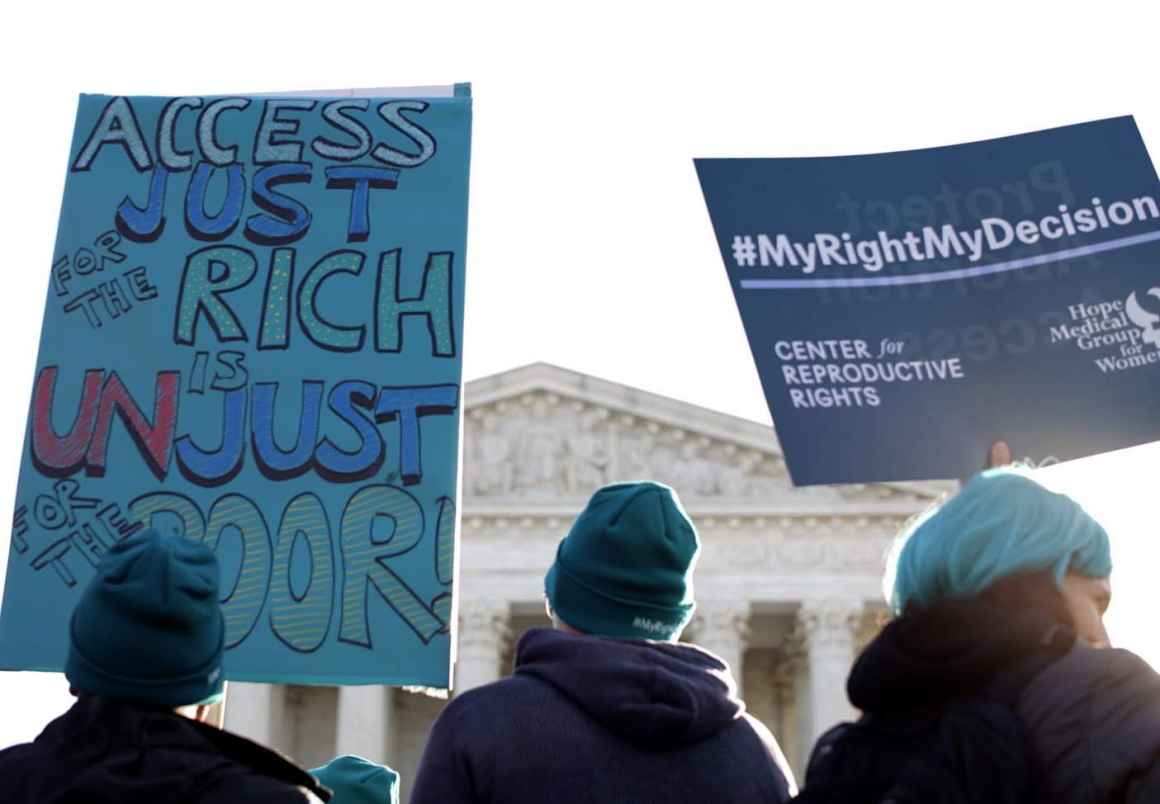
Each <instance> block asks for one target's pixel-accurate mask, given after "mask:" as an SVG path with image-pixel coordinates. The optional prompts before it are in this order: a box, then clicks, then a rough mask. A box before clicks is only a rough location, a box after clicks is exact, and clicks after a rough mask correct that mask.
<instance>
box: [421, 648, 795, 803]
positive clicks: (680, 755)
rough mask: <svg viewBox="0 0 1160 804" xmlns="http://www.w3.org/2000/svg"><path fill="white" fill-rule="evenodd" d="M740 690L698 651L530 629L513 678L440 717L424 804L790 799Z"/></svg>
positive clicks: (464, 698)
mask: <svg viewBox="0 0 1160 804" xmlns="http://www.w3.org/2000/svg"><path fill="white" fill-rule="evenodd" d="M735 689H736V685H735V684H734V682H733V679H732V676H731V675H730V674H729V670H728V668H727V667H726V666H725V665H724V664H723V663H722V662H721V660H720V659H717V658H716V657H715V656H713V655H712V654H709V653H707V652H705V651H702V650H700V649H699V648H695V647H693V646H690V645H674V644H668V643H656V642H645V641H638V640H626V639H605V638H602V637H595V636H579V635H574V634H568V633H565V632H562V631H551V630H546V629H544V630H540V629H538V630H534V631H529V632H528V633H527V634H525V635H524V638H523V639H521V640H520V643H519V645H518V646H517V648H516V668H515V675H514V676H512V677H511V678H507V679H504V680H502V681H497V682H495V683H494V684H488V685H486V686H483V687H480V688H478V689H474V690H469V691H467V692H465V693H464V694H462V695H460V696H458V697H456V698H455V700H453V701H452V702H451V703H450V704H449V705H448V706H447V708H446V709H445V710H444V711H443V714H442V715H440V717H439V719H438V720H437V721H436V723H435V725H434V727H433V728H432V731H431V737H430V740H429V741H428V743H427V748H426V751H425V752H424V754H423V760H422V762H421V763H420V765H419V773H418V776H417V778H416V780H415V787H414V792H413V793H412V794H411V804H454V802H480V804H482V802H493V803H494V804H499V802H503V804H520V803H521V802H528V803H529V804H572V802H576V804H580V802H584V804H596V803H601V804H603V803H604V802H619V803H621V804H646V802H665V804H676V802H685V801H689V802H699V804H732V802H748V803H749V804H759V803H760V802H783V801H788V800H789V797H790V789H791V786H792V781H791V777H790V774H789V770H788V768H786V766H785V762H784V760H783V759H781V752H780V750H779V749H778V748H777V743H776V742H775V741H774V740H773V737H772V735H770V733H769V731H768V730H767V729H765V727H764V726H762V725H761V724H760V723H758V722H757V721H756V720H754V719H753V718H751V717H749V716H748V715H746V714H745V708H744V704H742V703H741V701H739V700H738V699H737V698H736V696H735V694H734V692H735ZM775 758H776V759H775ZM779 760H780V766H779V762H778V761H779Z"/></svg>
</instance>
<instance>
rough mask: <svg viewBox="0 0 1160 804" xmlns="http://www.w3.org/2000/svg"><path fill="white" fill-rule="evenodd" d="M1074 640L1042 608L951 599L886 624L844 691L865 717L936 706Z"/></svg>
mask: <svg viewBox="0 0 1160 804" xmlns="http://www.w3.org/2000/svg"><path fill="white" fill-rule="evenodd" d="M1074 641H1075V632H1074V631H1073V630H1072V629H1071V628H1070V627H1068V626H1066V625H1063V624H1061V623H1060V622H1059V621H1058V620H1057V619H1055V618H1054V617H1052V615H1050V614H1048V613H1047V612H1046V611H1042V610H1040V609H1036V608H1025V609H1014V610H1013V609H1008V608H1003V607H999V606H994V605H991V604H989V603H987V602H984V601H982V600H978V599H972V600H948V601H944V602H941V603H939V604H936V605H935V606H932V607H930V608H927V609H922V610H918V611H914V612H908V613H907V614H904V615H903V616H901V617H898V618H897V619H895V620H893V621H892V622H891V623H890V624H889V625H887V626H886V627H885V628H884V629H883V630H882V632H881V633H880V634H879V635H878V636H877V637H876V638H875V639H874V641H872V642H871V643H870V644H869V645H868V646H867V647H866V649H865V650H864V651H863V652H862V655H861V656H859V657H858V660H857V661H856V662H855V663H854V669H853V670H852V671H851V673H850V677H849V680H848V681H847V684H846V691H847V693H848V695H849V697H850V702H851V703H852V704H854V706H856V707H857V708H859V709H861V710H862V711H864V712H882V711H899V710H907V709H921V708H926V707H937V706H941V705H942V704H944V703H946V702H947V701H949V700H951V699H952V698H956V697H960V696H967V695H972V694H975V693H977V692H979V691H980V690H982V689H983V688H984V687H985V686H986V685H987V684H988V683H990V681H991V680H992V679H993V678H994V677H995V674H996V673H997V672H999V671H1000V670H1002V669H1004V668H1007V667H1011V666H1013V665H1015V664H1016V663H1018V662H1021V661H1022V660H1024V659H1027V658H1029V657H1031V656H1032V654H1034V653H1035V652H1037V651H1042V650H1047V651H1049V652H1051V653H1053V654H1055V655H1062V654H1063V653H1065V652H1066V651H1067V650H1068V649H1069V648H1070V647H1071V645H1072V643H1073V642H1074Z"/></svg>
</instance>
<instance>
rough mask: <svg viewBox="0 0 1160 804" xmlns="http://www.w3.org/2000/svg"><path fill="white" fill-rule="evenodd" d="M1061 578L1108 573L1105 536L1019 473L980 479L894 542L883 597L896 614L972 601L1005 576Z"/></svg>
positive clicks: (1071, 504) (991, 473) (1003, 471)
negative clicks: (914, 607) (964, 599)
mask: <svg viewBox="0 0 1160 804" xmlns="http://www.w3.org/2000/svg"><path fill="white" fill-rule="evenodd" d="M1045 570H1046V571H1050V572H1051V574H1052V576H1053V577H1054V578H1055V582H1056V583H1057V584H1059V583H1062V582H1063V578H1064V576H1065V575H1067V573H1068V572H1069V571H1074V572H1078V573H1080V574H1081V575H1088V576H1091V577H1093V578H1106V577H1108V576H1109V575H1111V573H1112V555H1111V545H1110V544H1109V542H1108V534H1107V533H1106V532H1105V531H1104V529H1103V527H1101V526H1100V524H1099V523H1098V522H1096V521H1095V520H1094V519H1092V518H1091V516H1089V515H1088V513H1087V512H1086V511H1084V510H1083V508H1081V507H1080V506H1079V504H1078V503H1076V502H1075V501H1074V500H1072V499H1071V498H1070V497H1067V496H1065V495H1063V494H1055V493H1053V492H1050V491H1048V490H1047V489H1045V488H1044V487H1043V486H1041V485H1039V484H1038V483H1036V482H1035V481H1034V480H1032V479H1031V477H1030V476H1029V475H1028V473H1027V471H1026V470H1024V469H1021V468H1018V467H1004V468H1000V469H991V470H988V471H986V472H981V473H979V474H977V475H975V476H974V477H972V478H971V479H970V480H969V481H968V482H967V484H966V485H965V486H963V488H962V490H961V491H960V492H959V493H958V494H956V495H955V496H953V497H951V498H950V499H948V500H947V501H946V502H945V503H943V504H942V505H940V506H938V507H935V508H933V509H931V510H930V511H928V512H926V513H925V514H922V515H921V516H919V517H917V518H916V519H915V521H914V522H912V523H911V524H910V525H909V526H908V527H907V528H906V529H905V530H904V531H903V534H902V535H901V537H900V539H899V542H898V543H897V544H896V545H895V549H894V554H893V555H892V557H891V561H890V563H889V566H888V569H887V573H886V580H885V591H886V594H887V596H888V598H889V600H890V604H891V606H892V607H893V609H894V611H895V613H896V614H901V613H902V612H903V611H904V610H905V609H906V607H907V606H908V605H910V604H912V603H913V604H915V605H918V606H929V605H930V604H932V603H934V602H936V601H938V600H941V599H943V598H947V597H973V596H975V595H977V594H979V593H980V592H982V591H983V590H985V589H986V588H987V587H989V586H990V585H991V584H993V583H994V582H995V581H998V580H1000V579H1001V578H1006V577H1008V576H1011V575H1018V574H1021V573H1028V572H1042V571H1045Z"/></svg>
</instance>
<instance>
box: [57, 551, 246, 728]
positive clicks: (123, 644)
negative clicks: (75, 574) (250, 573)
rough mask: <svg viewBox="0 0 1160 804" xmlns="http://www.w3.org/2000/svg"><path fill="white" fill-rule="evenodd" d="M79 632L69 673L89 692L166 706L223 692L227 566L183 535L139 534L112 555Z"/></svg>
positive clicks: (91, 592)
mask: <svg viewBox="0 0 1160 804" xmlns="http://www.w3.org/2000/svg"><path fill="white" fill-rule="evenodd" d="M69 631H70V633H69V636H70V640H69V653H68V660H67V661H66V662H65V667H64V673H65V676H66V677H67V678H68V680H69V683H70V684H71V685H72V686H73V688H74V689H75V690H77V691H78V692H80V693H84V694H88V695H97V696H101V697H104V698H111V699H114V700H120V701H126V702H130V703H137V704H143V705H150V706H163V707H177V706H186V705H188V704H194V703H201V702H203V701H205V700H207V699H210V698H212V697H214V696H215V695H219V694H220V693H221V691H222V684H223V679H222V652H223V649H224V643H225V623H224V621H223V619H222V613H221V606H220V604H219V603H218V565H217V559H216V558H215V557H214V554H213V553H212V552H210V550H209V549H208V548H206V547H205V545H203V544H200V543H199V542H194V541H192V540H190V539H186V538H183V537H179V536H162V535H161V534H160V533H158V532H157V531H155V530H144V531H141V532H140V533H137V534H135V535H133V536H130V537H129V538H127V539H125V540H124V541H121V542H118V543H117V544H115V545H113V547H111V548H110V549H109V551H108V553H106V554H105V557H104V559H102V561H101V563H100V566H99V567H97V575H96V577H95V578H93V580H92V582H91V583H90V584H89V585H88V587H87V588H86V589H85V591H84V593H83V594H82V595H81V599H80V601H79V602H78V603H77V605H76V608H75V609H74V610H73V615H72V622H71V624H70V627H69Z"/></svg>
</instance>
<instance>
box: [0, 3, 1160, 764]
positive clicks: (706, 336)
mask: <svg viewBox="0 0 1160 804" xmlns="http://www.w3.org/2000/svg"><path fill="white" fill-rule="evenodd" d="M1153 5H1154V4H1145V3H1137V4H1128V3H1116V2H1104V3H1101V4H1096V3H1090V2H1085V3H1082V4H1074V8H1076V10H1075V11H1070V10H1068V9H1070V8H1072V7H1073V5H1072V4H1068V3H1062V2H1057V3H1050V4H1049V3H1027V4H1022V5H1021V6H1019V7H1016V6H1015V4H1012V3H996V2H972V3H954V4H950V3H941V2H925V3H894V4H889V6H890V8H892V9H893V10H891V11H885V10H884V8H885V7H887V4H884V3H856V4H855V3H849V4H841V3H831V2H811V3H804V2H803V3H761V4H752V5H747V4H739V3H729V2H716V3H689V4H681V3H676V2H669V3H645V2H641V3H627V2H618V3H602V2H584V3H574V4H571V5H570V6H565V4H561V3H535V4H533V3H528V4H526V5H517V4H504V3H474V4H470V5H468V4H462V5H459V4H450V3H438V2H422V3H408V4H401V3H390V2H375V3H353V2H342V0H331V1H330V2H326V3H318V4H305V3H295V2H286V3H281V4H274V3H258V2H254V3H247V2H239V1H238V0H234V1H233V2H229V3H216V2H203V3H197V4H190V5H185V4H181V5H173V6H170V5H168V4H163V3H157V2H151V3H140V2H119V3H116V4H106V5H104V6H103V7H100V8H97V7H94V6H92V5H82V4H79V3H78V4H75V5H69V6H66V5H65V4H63V3H60V4H56V3H51V2H38V3H16V4H11V3H10V4H8V5H7V6H5V8H4V10H3V11H2V12H0V76H2V78H0V81H2V82H3V99H4V102H5V103H6V104H7V105H6V106H5V108H4V111H3V118H2V119H3V125H0V145H2V152H0V153H2V154H3V156H2V164H3V170H2V172H0V182H2V185H0V186H2V192H0V205H2V209H3V221H4V224H3V226H4V229H3V239H4V246H3V256H4V259H3V269H4V270H3V271H2V273H0V276H2V278H3V279H2V281H3V283H4V285H3V291H2V293H0V299H3V300H5V301H4V303H6V304H8V305H9V306H8V307H7V308H4V310H3V312H2V313H0V335H2V340H0V365H2V366H3V369H4V372H5V375H6V376H5V379H4V387H5V389H6V390H7V392H8V393H7V394H6V395H5V396H4V397H2V398H0V422H2V423H3V424H2V426H0V522H8V521H10V517H11V513H12V495H13V494H14V493H15V488H16V469H17V466H18V464H19V455H20V449H21V443H22V439H23V435H24V433H23V428H24V421H25V414H26V408H27V403H28V398H29V392H30V388H31V382H32V373H33V367H34V363H35V356H36V346H37V342H38V334H39V328H40V320H41V314H42V306H43V302H44V298H45V291H46V287H47V282H48V279H47V271H48V268H49V265H50V263H51V259H52V256H53V255H52V247H53V242H54V234H55V229H56V217H57V211H58V207H59V203H60V192H61V189H62V187H63V183H64V177H65V168H66V163H67V155H68V147H69V139H70V136H71V129H72V122H73V115H74V112H75V107H76V95H77V93H79V92H101V93H110V94H125V95H132V94H154V95H193V94H219V93H233V92H245V91H274V90H291V89H311V88H335V87H348V86H360V87H366V86H407V85H415V84H435V83H451V82H455V81H471V82H472V83H473V89H474V95H475V129H474V134H473V153H472V175H471V212H470V233H469V238H468V263H467V264H468V275H467V288H468V290H467V321H466V326H465V333H464V334H465V339H466V342H465V350H464V361H465V366H464V367H465V374H466V377H467V378H468V379H471V378H475V377H480V376H484V375H487V374H491V373H493V372H497V371H502V370H504V369H508V368H512V367H514V366H518V365H522V364H525V363H529V362H532V361H536V360H544V361H548V362H552V363H556V364H559V365H562V366H565V367H567V368H571V369H575V370H578V371H583V372H587V373H591V374H595V375H598V376H600V377H604V378H606V379H610V380H613V381H616V382H621V383H626V384H629V385H633V386H637V387H641V388H644V389H647V390H649V391H653V392H657V393H662V394H666V395H669V396H672V397H676V398H679V399H683V400H687V401H689V402H693V403H695V404H699V405H703V406H706V407H710V408H714V409H716V410H720V411H725V412H728V413H732V414H736V415H739V416H744V417H747V418H750V419H754V420H756V421H760V422H766V423H768V422H769V414H768V412H767V411H766V408H765V403H764V400H763V399H762V396H761V392H760V388H759V385H758V381H757V373H756V370H755V369H754V367H753V362H752V359H751V357H750V355H749V351H748V346H747V344H746V342H745V339H744V334H743V332H742V328H741V324H740V320H739V318H738V315H737V312H736V307H735V306H734V302H733V299H732V296H731V294H730V291H729V287H728V283H727V281H726V278H725V271H724V268H723V266H722V264H721V259H720V256H719V254H718V253H717V250H716V246H715V243H714V240H713V236H712V231H711V227H710V225H709V220H708V216H707V214H706V212H705V208H704V204H703V202H702V199H701V194H700V189H699V187H698V185H697V181H696V176H695V174H694V171H693V165H692V161H691V159H692V157H693V156H807V155H809V156H813V155H826V154H845V153H860V152H873V151H883V150H897V149H905V148H915V147H925V146H934V145H943V144H949V143H955V142H963V141H969V140H975V139H982V138H988V137H995V136H1002V135H1007V134H1014V133H1019V132H1024V131H1033V130H1036V129H1041V128H1046V127H1050V126H1057V125H1062V124H1067V123H1075V122H1080V121H1084V120H1091V119H1096V118H1102V117H1108V116H1112V115H1119V114H1135V115H1136V119H1137V122H1138V123H1139V126H1140V128H1141V130H1142V131H1143V134H1144V138H1145V140H1146V141H1147V142H1148V143H1149V145H1150V146H1151V150H1152V152H1153V154H1158V153H1160V100H1158V97H1160V87H1158V86H1157V81H1156V75H1157V70H1156V55H1155V54H1156V32H1157V30H1158V27H1157V25H1156V19H1155V15H1154V12H1152V11H1150V10H1147V11H1146V10H1145V9H1150V8H1152V6H1153ZM1157 415H1160V411H1158V414H1157ZM1010 437H1011V438H1012V440H1014V441H1016V443H1017V439H1018V434H1011V436H1010ZM982 452H983V447H982V446H980V454H981V453H982ZM1158 463H1160V450H1157V449H1156V448H1145V449H1141V450H1135V451H1131V452H1130V453H1125V454H1122V455H1119V456H1108V457H1104V458H1099V459H1096V460H1095V461H1090V462H1078V463H1076V464H1073V465H1069V466H1067V467H1064V468H1061V469H1059V470H1057V471H1056V473H1055V474H1056V475H1057V480H1058V482H1059V483H1061V484H1063V485H1064V486H1065V487H1066V488H1067V489H1068V490H1070V491H1072V492H1074V493H1076V494H1077V495H1078V496H1080V497H1081V498H1082V499H1083V500H1084V501H1085V503H1086V504H1088V505H1089V507H1091V508H1092V509H1093V511H1095V512H1096V513H1098V514H1100V515H1102V516H1103V517H1104V518H1105V520H1106V524H1107V525H1108V526H1109V529H1110V530H1111V531H1112V533H1113V538H1114V542H1115V546H1116V548H1115V550H1116V556H1115V557H1116V559H1117V562H1118V569H1117V571H1116V574H1115V575H1114V576H1113V578H1114V582H1115V587H1116V599H1115V602H1114V603H1113V606H1112V611H1111V614H1110V623H1111V626H1112V630H1113V637H1114V638H1116V639H1118V641H1119V642H1120V644H1122V645H1125V646H1127V647H1131V648H1133V649H1135V650H1137V651H1138V652H1141V653H1143V654H1144V655H1145V656H1147V657H1149V658H1150V660H1151V661H1153V663H1154V664H1160V634H1158V633H1157V629H1156V626H1155V623H1154V620H1153V617H1152V613H1153V612H1154V611H1155V609H1156V602H1157V599H1156V593H1155V591H1154V578H1155V577H1156V572H1155V566H1156V558H1157V553H1156V551H1155V548H1154V540H1155V538H1156V535H1157V528H1156V525H1155V521H1156V518H1155V514H1154V512H1153V511H1154V504H1155V499H1156V483H1155V480H1154V478H1155V477H1156V467H1157V465H1158ZM1146 481H1147V482H1146ZM1149 503H1151V505H1149ZM7 541H8V536H7V526H4V527H3V528H0V545H2V546H0V566H4V565H6V561H7ZM835 692H837V691H835ZM66 706H67V696H66V695H65V694H64V681H63V678H62V677H60V676H56V675H43V676H42V675H37V674H0V746H4V745H7V744H9V743H11V742H14V741H17V740H25V739H31V738H32V737H33V736H35V734H36V733H37V732H38V730H39V728H40V726H41V725H42V724H43V723H44V722H45V721H46V720H47V719H48V718H49V717H51V716H53V715H55V714H57V713H58V712H59V711H62V710H63V709H64V708H65V707H66Z"/></svg>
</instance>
